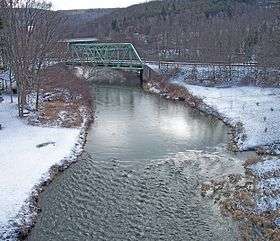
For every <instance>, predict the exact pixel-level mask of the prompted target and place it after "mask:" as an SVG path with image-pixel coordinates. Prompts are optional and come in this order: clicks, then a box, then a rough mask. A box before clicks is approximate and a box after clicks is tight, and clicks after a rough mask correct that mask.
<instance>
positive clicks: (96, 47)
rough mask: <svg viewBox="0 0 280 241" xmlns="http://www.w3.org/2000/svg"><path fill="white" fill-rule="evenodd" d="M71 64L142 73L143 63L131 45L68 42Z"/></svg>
mask: <svg viewBox="0 0 280 241" xmlns="http://www.w3.org/2000/svg"><path fill="white" fill-rule="evenodd" d="M68 44H69V49H70V53H71V58H70V61H68V62H70V63H71V64H78V65H79V64H88V65H94V66H102V67H110V68H114V69H124V70H131V71H137V72H138V73H142V72H143V68H144V62H143V61H142V60H141V58H140V56H139V54H138V52H137V50H136V49H135V48H134V46H133V45H132V44H131V43H97V42H93V41H92V42H84V41H81V42H78V41H75V42H69V43H68Z"/></svg>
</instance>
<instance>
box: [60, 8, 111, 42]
mask: <svg viewBox="0 0 280 241" xmlns="http://www.w3.org/2000/svg"><path fill="white" fill-rule="evenodd" d="M112 11H113V9H83V10H60V11H57V12H58V13H59V14H61V15H63V16H65V18H66V19H65V21H66V23H65V25H66V26H65V33H67V35H68V37H75V36H79V35H83V34H84V33H85V32H86V31H87V30H86V29H84V26H87V25H91V24H92V22H93V21H95V20H96V19H97V18H100V17H102V16H104V15H106V14H110V13H111V12H112Z"/></svg>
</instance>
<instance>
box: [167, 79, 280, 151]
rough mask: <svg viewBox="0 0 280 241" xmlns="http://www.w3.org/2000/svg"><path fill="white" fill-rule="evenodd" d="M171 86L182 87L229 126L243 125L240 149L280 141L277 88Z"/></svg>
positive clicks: (279, 94)
mask: <svg viewBox="0 0 280 241" xmlns="http://www.w3.org/2000/svg"><path fill="white" fill-rule="evenodd" d="M171 83H173V84H177V85H179V86H182V87H184V88H186V89H187V90H188V91H189V92H190V93H191V94H192V95H194V96H196V97H198V98H200V99H202V100H203V102H204V103H205V104H206V105H207V106H209V107H211V108H212V109H213V110H215V111H217V112H218V114H219V115H220V116H221V117H222V118H223V119H224V121H225V122H226V123H228V124H230V125H232V126H236V125H237V124H238V123H241V124H242V125H243V129H244V130H243V133H239V135H240V136H239V138H238V141H237V145H238V147H239V148H240V149H241V150H246V149H250V148H255V147H258V146H263V145H269V144H273V143H276V142H280V122H279V119H280V89H277V88H259V87H232V88H215V87H203V86H196V85H189V84H186V83H185V82H182V81H181V80H180V79H179V80H177V79H176V80H173V81H172V82H171Z"/></svg>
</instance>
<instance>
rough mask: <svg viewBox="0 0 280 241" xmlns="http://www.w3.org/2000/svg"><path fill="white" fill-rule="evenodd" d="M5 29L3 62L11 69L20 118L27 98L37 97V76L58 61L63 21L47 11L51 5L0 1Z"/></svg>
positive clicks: (38, 79) (27, 1)
mask: <svg viewBox="0 0 280 241" xmlns="http://www.w3.org/2000/svg"><path fill="white" fill-rule="evenodd" d="M0 1H1V2H0V3H1V15H2V16H3V19H4V22H5V25H4V28H3V30H2V31H1V37H2V39H3V45H4V48H3V49H4V51H3V57H4V61H5V62H6V63H7V64H8V66H9V67H10V68H11V70H12V72H13V75H14V77H15V80H16V82H17V90H18V111H19V116H20V117H23V115H24V109H25V108H26V96H27V94H28V93H30V92H31V91H35V92H36V93H37V98H36V99H37V100H36V108H38V103H39V91H40V80H41V78H40V73H41V71H42V69H43V68H45V67H46V66H47V63H48V61H49V60H51V59H54V58H55V57H58V56H59V55H58V53H59V52H60V51H58V50H61V48H59V47H58V45H59V40H60V37H61V31H60V30H59V29H60V27H61V26H62V24H63V20H62V18H61V17H60V16H59V15H58V14H57V13H55V12H52V11H50V7H51V4H49V3H47V2H45V1H37V0H0Z"/></svg>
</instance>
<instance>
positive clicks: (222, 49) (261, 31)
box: [77, 0, 280, 65]
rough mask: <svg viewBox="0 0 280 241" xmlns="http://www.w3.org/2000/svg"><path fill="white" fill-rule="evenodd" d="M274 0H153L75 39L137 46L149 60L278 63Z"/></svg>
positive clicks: (279, 23) (279, 27) (279, 32)
mask: <svg viewBox="0 0 280 241" xmlns="http://www.w3.org/2000/svg"><path fill="white" fill-rule="evenodd" d="M279 16H280V5H279V4H278V1H274V0H272V1H271V0H262V1H256V0H164V1H151V2H148V3H144V4H138V5H134V6H131V7H128V8H125V9H117V10H115V11H113V12H112V13H110V14H107V15H104V16H102V17H99V18H98V19H96V20H94V21H92V22H91V21H89V22H87V23H84V24H83V25H82V26H81V29H80V31H79V34H78V35H77V36H80V37H81V36H82V37H86V36H96V37H98V38H100V39H101V40H107V41H130V42H133V43H134V44H135V45H136V47H137V48H138V50H139V51H140V53H141V55H142V56H144V57H145V58H148V59H158V58H159V56H160V58H161V59H169V60H187V61H202V62H217V61H222V62H229V63H230V62H249V61H258V62H259V63H262V64H269V65H279V56H280V53H279V51H280V40H279V38H280V37H279V36H280V20H279Z"/></svg>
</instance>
